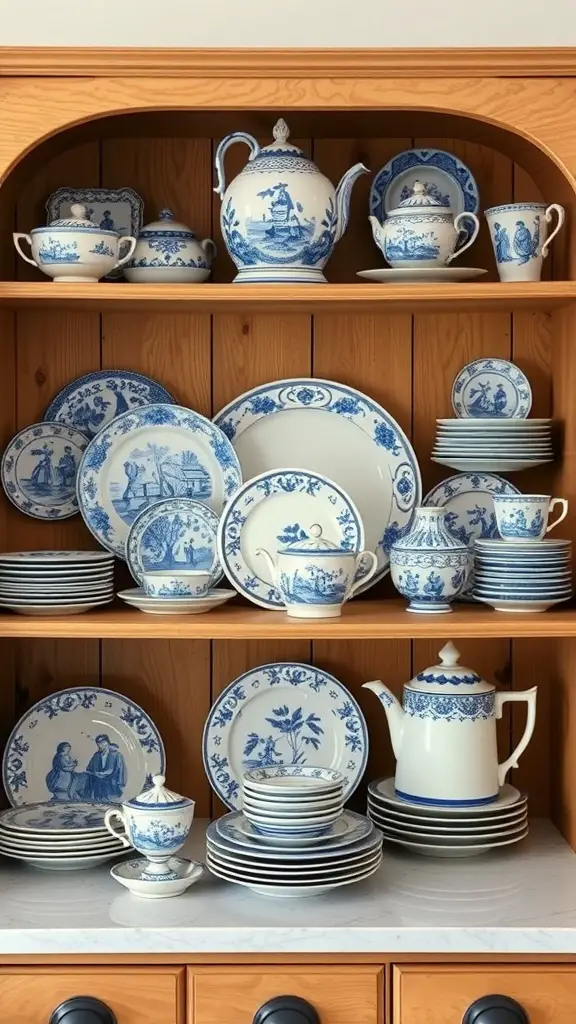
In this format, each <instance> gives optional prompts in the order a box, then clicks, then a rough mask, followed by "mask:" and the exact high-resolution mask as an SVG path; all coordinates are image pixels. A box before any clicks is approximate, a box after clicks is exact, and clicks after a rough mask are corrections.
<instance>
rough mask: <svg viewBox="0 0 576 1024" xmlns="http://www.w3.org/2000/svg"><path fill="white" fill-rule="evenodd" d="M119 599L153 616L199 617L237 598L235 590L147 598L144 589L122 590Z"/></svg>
mask: <svg viewBox="0 0 576 1024" xmlns="http://www.w3.org/2000/svg"><path fill="white" fill-rule="evenodd" d="M118 597H120V598H121V599H122V600H123V601H126V604H129V605H132V606H133V607H134V608H139V609H140V611H141V612H148V613H149V614H152V615H198V614H199V613H200V612H209V611H211V610H212V609H213V608H218V607H219V606H220V605H221V604H224V603H225V602H226V601H229V600H230V598H231V597H236V591H235V590H209V591H208V593H207V594H206V595H205V596H204V597H173V598H170V599H168V598H166V597H147V596H146V594H145V592H144V587H132V588H131V589H130V590H120V591H119V592H118Z"/></svg>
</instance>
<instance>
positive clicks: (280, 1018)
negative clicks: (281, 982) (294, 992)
mask: <svg viewBox="0 0 576 1024" xmlns="http://www.w3.org/2000/svg"><path fill="white" fill-rule="evenodd" d="M252 1024H320V1017H319V1016H318V1014H317V1012H316V1010H315V1009H314V1007H313V1006H312V1004H311V1003H308V1002H307V1001H306V999H300V996H276V997H275V998H274V999H269V1000H268V1002H267V1003H263V1004H262V1006H261V1007H260V1009H259V1010H256V1013H255V1014H254V1020H253V1021H252Z"/></svg>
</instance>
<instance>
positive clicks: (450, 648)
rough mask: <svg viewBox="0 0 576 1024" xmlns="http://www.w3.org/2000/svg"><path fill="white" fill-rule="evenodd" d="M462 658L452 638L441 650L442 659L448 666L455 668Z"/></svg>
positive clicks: (443, 663)
mask: <svg viewBox="0 0 576 1024" xmlns="http://www.w3.org/2000/svg"><path fill="white" fill-rule="evenodd" d="M459 660H460V651H459V650H458V648H457V647H456V646H455V644H453V643H452V641H451V640H449V641H448V643H447V644H444V647H443V648H442V650H441V651H440V661H441V663H442V665H445V666H446V667H447V668H454V666H455V665H457V664H458V662H459Z"/></svg>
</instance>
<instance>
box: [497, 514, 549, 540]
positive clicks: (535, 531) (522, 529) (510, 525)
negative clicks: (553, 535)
mask: <svg viewBox="0 0 576 1024" xmlns="http://www.w3.org/2000/svg"><path fill="white" fill-rule="evenodd" d="M542 523H543V517H542V510H541V509H538V510H537V512H535V514H534V515H533V516H532V519H530V520H528V519H527V517H526V513H525V511H524V510H523V509H515V510H513V511H512V512H510V513H509V514H508V516H507V517H506V518H505V519H504V521H503V523H502V527H501V533H502V535H503V536H506V537H527V538H532V537H534V538H538V537H539V536H540V532H541V530H542Z"/></svg>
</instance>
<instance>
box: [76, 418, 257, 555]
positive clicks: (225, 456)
mask: <svg viewBox="0 0 576 1024" xmlns="http://www.w3.org/2000/svg"><path fill="white" fill-rule="evenodd" d="M241 480H242V476H241V472H240V465H239V462H238V459H237V457H236V453H235V451H234V449H233V447H232V445H231V444H230V441H229V440H228V438H227V437H226V436H225V434H223V433H222V431H221V430H220V429H219V428H218V427H217V426H215V425H214V423H211V422H210V420H207V419H206V418H205V417H204V416H201V415H200V414H199V413H197V412H193V410H192V409H184V408H183V407H181V406H179V405H164V404H161V405H148V406H143V407H142V408H140V409H135V410H134V412H125V413H123V414H122V415H121V416H118V417H117V418H116V419H115V420H112V422H111V423H109V424H108V426H107V427H104V429H103V430H101V431H100V433H99V434H97V435H96V437H94V438H92V440H91V441H90V443H89V445H88V447H87V449H86V451H85V453H84V457H83V459H82V462H81V464H80V468H79V470H78V486H77V491H78V504H79V506H80V512H81V513H82V517H83V519H84V522H85V523H86V525H87V527H88V529H89V530H90V531H91V533H92V534H93V535H94V536H95V537H96V540H97V541H99V542H100V544H102V546H103V547H105V548H108V550H109V551H113V552H114V554H116V555H118V556H119V557H120V558H125V556H126V541H127V538H128V532H129V529H130V526H131V525H132V523H133V522H134V520H135V519H136V516H137V515H139V513H140V512H143V511H144V509H146V508H148V507H150V506H151V505H153V504H155V503H156V502H158V501H162V500H164V499H165V498H194V499H196V500H201V501H203V502H205V503H206V504H207V505H208V506H209V507H210V508H211V509H212V510H213V511H214V512H216V513H218V514H220V513H221V511H222V508H223V507H224V503H225V502H226V501H227V500H228V498H230V496H231V495H232V494H234V492H235V491H236V490H237V489H238V487H239V486H240V483H241Z"/></svg>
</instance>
